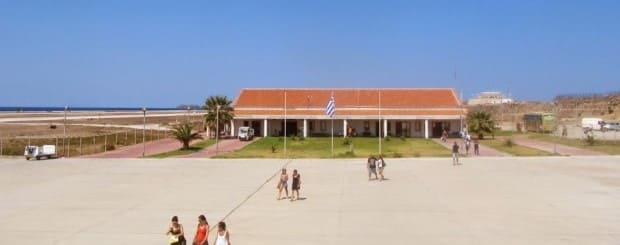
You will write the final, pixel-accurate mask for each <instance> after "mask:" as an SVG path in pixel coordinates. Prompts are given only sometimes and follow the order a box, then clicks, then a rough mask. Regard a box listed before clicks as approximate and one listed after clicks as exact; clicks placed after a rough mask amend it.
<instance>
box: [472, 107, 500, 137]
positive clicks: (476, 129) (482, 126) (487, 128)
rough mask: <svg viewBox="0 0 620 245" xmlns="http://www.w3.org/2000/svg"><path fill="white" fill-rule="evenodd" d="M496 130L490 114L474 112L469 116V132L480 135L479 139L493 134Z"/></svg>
mask: <svg viewBox="0 0 620 245" xmlns="http://www.w3.org/2000/svg"><path fill="white" fill-rule="evenodd" d="M494 129H495V121H493V119H492V117H491V113H490V112H486V111H474V112H470V113H469V114H468V115H467V130H468V131H469V132H472V133H476V134H478V139H483V138H484V133H489V134H490V133H492V132H493V131H494Z"/></svg>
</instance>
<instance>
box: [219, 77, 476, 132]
mask: <svg viewBox="0 0 620 245" xmlns="http://www.w3.org/2000/svg"><path fill="white" fill-rule="evenodd" d="M331 96H333V97H334V100H335V105H336V112H335V115H334V117H333V120H334V133H335V135H340V136H346V135H352V136H377V135H378V133H380V130H379V129H380V128H381V129H382V130H381V132H382V133H383V135H384V136H386V135H392V136H405V137H426V138H428V137H439V136H440V135H441V132H442V131H443V130H444V129H445V130H447V131H448V132H458V131H460V128H461V127H462V119H463V118H464V116H465V114H466V110H465V109H464V108H463V106H462V104H461V101H460V100H459V98H458V96H457V95H456V93H455V91H454V89H449V88H389V89H384V88H381V89H376V88H375V89H370V88H368V89H366V88H353V89H344V88H334V89H331V88H325V89H300V88H295V89H242V90H241V91H240V92H239V95H238V96H237V97H236V98H235V101H234V102H233V108H234V114H235V116H234V120H233V123H232V125H231V126H232V127H231V131H232V132H234V133H236V132H235V130H234V128H235V125H237V126H249V127H252V128H253V129H254V130H255V132H256V135H262V136H281V135H283V134H284V128H285V126H284V121H285V119H286V131H287V135H289V136H290V135H297V136H303V137H306V136H314V135H317V136H318V135H329V133H330V132H331V123H330V120H332V118H330V117H329V116H328V115H327V114H326V113H325V108H326V106H327V103H328V101H329V99H330V97H331Z"/></svg>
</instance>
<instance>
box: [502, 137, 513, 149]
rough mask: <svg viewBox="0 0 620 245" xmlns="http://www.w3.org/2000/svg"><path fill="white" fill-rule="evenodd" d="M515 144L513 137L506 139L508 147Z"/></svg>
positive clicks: (505, 142)
mask: <svg viewBox="0 0 620 245" xmlns="http://www.w3.org/2000/svg"><path fill="white" fill-rule="evenodd" d="M514 145H515V143H514V142H513V141H512V139H511V138H508V139H506V140H505V141H504V146H506V147H512V146H514Z"/></svg>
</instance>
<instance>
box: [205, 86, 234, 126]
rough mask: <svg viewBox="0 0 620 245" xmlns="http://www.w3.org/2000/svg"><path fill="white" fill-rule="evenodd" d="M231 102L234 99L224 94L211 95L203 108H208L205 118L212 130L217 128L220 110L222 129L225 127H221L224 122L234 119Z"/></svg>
mask: <svg viewBox="0 0 620 245" xmlns="http://www.w3.org/2000/svg"><path fill="white" fill-rule="evenodd" d="M231 104H232V101H231V100H229V99H228V97H226V96H223V95H215V96H209V98H207V100H206V101H205V104H204V107H203V108H204V109H205V110H207V115H206V116H205V120H206V122H207V127H209V128H210V129H211V132H213V131H215V130H216V125H215V124H216V121H217V118H218V116H217V112H219V121H220V129H221V128H223V127H221V126H222V124H226V123H229V122H230V121H232V119H233V117H234V114H233V108H232V106H231ZM218 106H219V107H220V108H219V110H218V109H217V107H218Z"/></svg>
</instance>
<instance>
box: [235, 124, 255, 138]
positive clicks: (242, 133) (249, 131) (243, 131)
mask: <svg viewBox="0 0 620 245" xmlns="http://www.w3.org/2000/svg"><path fill="white" fill-rule="evenodd" d="M237 138H239V140H252V139H253V138H254V129H253V128H250V127H239V133H238V134H237Z"/></svg>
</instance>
